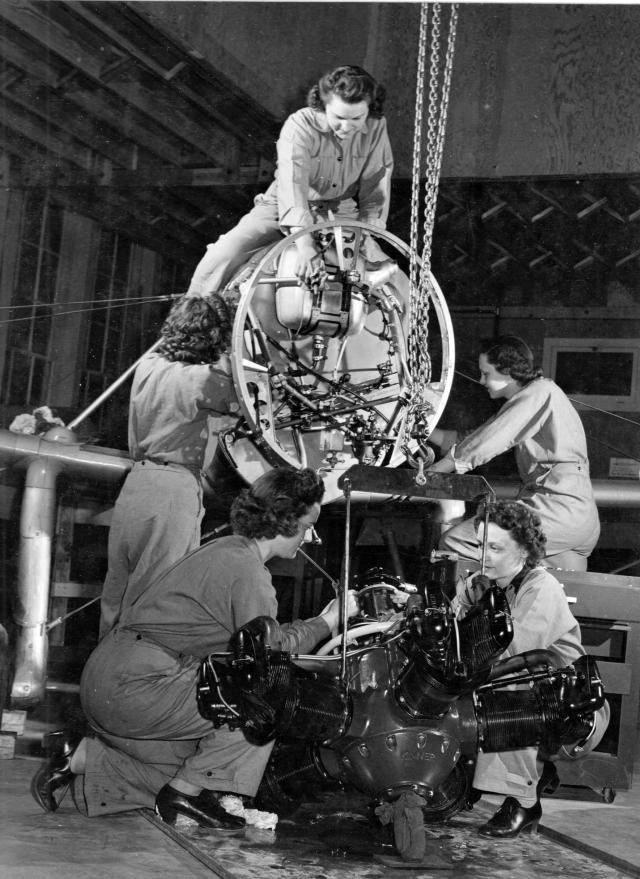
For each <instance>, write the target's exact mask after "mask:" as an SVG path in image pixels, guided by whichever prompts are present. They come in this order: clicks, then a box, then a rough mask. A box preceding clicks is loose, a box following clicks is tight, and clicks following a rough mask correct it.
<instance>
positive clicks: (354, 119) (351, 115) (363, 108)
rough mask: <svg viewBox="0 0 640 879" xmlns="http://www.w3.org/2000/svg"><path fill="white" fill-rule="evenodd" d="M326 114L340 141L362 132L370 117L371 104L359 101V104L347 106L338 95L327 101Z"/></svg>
mask: <svg viewBox="0 0 640 879" xmlns="http://www.w3.org/2000/svg"><path fill="white" fill-rule="evenodd" d="M324 108H325V112H326V115H327V122H328V123H329V128H330V129H331V130H332V131H333V133H334V134H335V136H336V137H338V138H339V139H340V140H346V139H347V138H348V137H352V136H353V135H354V134H356V132H358V131H362V129H363V128H364V127H365V125H366V124H367V117H368V116H369V104H368V102H367V101H359V102H358V103H357V104H347V102H346V101H343V100H342V98H339V97H338V96H337V95H331V97H330V98H329V100H328V101H326V103H325V105H324Z"/></svg>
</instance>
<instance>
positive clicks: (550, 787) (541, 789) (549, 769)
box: [536, 760, 560, 799]
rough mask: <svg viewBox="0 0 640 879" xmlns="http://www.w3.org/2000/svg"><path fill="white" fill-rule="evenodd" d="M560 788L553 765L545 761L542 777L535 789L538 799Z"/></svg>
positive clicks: (558, 778)
mask: <svg viewBox="0 0 640 879" xmlns="http://www.w3.org/2000/svg"><path fill="white" fill-rule="evenodd" d="M559 787H560V777H559V776H558V770H557V769H556V765H555V763H551V762H550V761H548V760H547V761H545V764H544V767H543V769H542V775H541V776H540V779H539V780H538V785H537V787H536V793H537V794H538V799H540V797H541V796H542V794H554V793H555V792H556V791H557V790H558V788H559Z"/></svg>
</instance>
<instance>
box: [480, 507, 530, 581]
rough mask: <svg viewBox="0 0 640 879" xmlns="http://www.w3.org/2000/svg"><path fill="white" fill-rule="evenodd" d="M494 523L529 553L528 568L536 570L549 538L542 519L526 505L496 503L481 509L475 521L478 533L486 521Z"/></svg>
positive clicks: (526, 565)
mask: <svg viewBox="0 0 640 879" xmlns="http://www.w3.org/2000/svg"><path fill="white" fill-rule="evenodd" d="M485 516H486V517H487V519H488V521H489V522H494V523H495V524H496V525H497V526H498V528H502V529H503V530H504V531H508V532H509V533H510V534H511V536H512V537H513V539H514V540H515V542H516V543H518V544H519V545H520V546H521V547H522V548H523V549H525V550H526V551H527V560H526V562H525V567H526V568H535V566H536V565H537V564H538V562H539V561H540V559H541V558H544V554H545V547H546V543H547V537H546V535H545V533H544V531H543V530H542V526H541V524H540V519H539V518H538V515H537V514H536V513H534V511H533V510H532V509H531V508H530V507H528V506H526V504H521V503H518V502H517V501H494V502H492V503H487V504H485V505H483V506H481V507H480V509H479V510H478V514H477V516H476V517H475V519H474V525H475V528H476V531H477V530H478V528H479V526H480V524H481V523H483V522H484V521H485Z"/></svg>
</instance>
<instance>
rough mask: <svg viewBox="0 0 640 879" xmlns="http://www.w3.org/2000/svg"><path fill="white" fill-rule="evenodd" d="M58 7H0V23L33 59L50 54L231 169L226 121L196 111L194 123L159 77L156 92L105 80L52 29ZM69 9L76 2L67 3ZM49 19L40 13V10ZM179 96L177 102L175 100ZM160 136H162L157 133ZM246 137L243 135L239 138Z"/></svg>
mask: <svg viewBox="0 0 640 879" xmlns="http://www.w3.org/2000/svg"><path fill="white" fill-rule="evenodd" d="M66 5H67V4H63V3H60V4H58V3H52V4H45V5H42V4H39V3H37V2H33V0H32V2H29V0H26V2H24V3H21V4H19V5H13V4H8V3H0V21H3V22H5V23H7V24H9V25H11V26H12V27H14V28H16V29H17V30H19V31H20V32H21V33H22V35H23V37H25V38H27V39H28V40H29V41H30V42H32V43H35V45H36V46H37V48H36V50H35V54H36V57H38V56H39V55H40V53H45V54H46V55H48V56H49V57H51V56H53V55H55V56H57V58H58V59H59V60H60V61H64V62H65V63H66V64H68V65H70V66H71V67H72V68H76V69H77V70H78V71H79V72H80V73H81V74H82V75H83V76H85V77H87V78H88V79H89V80H90V82H91V83H93V85H94V86H98V87H100V88H103V89H105V91H106V92H108V93H111V94H114V95H116V96H117V97H118V99H119V100H120V101H122V102H124V104H126V105H129V106H130V107H131V108H132V109H133V110H135V111H136V112H137V113H139V114H141V116H142V117H143V118H146V119H147V120H148V123H149V125H151V126H152V127H153V128H155V129H156V130H158V131H159V132H160V131H163V132H167V133H168V135H169V136H170V137H172V138H174V137H176V135H178V136H179V137H180V139H181V140H182V141H184V142H185V143H188V144H189V147H190V149H192V150H197V151H199V152H201V153H202V154H203V155H206V156H209V157H210V159H211V161H212V162H215V161H220V162H222V163H224V164H225V165H233V164H234V163H235V161H236V157H237V155H238V150H239V137H238V133H237V132H232V131H230V128H231V127H232V126H231V124H230V123H223V122H221V123H220V125H212V124H211V122H212V120H211V113H210V112H208V113H207V112H206V110H205V109H204V108H203V109H202V110H200V108H198V114H199V115H201V117H202V120H201V122H198V121H196V118H195V115H194V109H195V108H194V107H193V105H192V102H191V101H190V100H189V99H188V98H186V97H185V96H184V95H181V94H180V92H178V91H176V89H175V88H174V87H173V86H172V85H171V84H170V83H168V82H167V81H166V80H165V79H164V78H162V79H160V78H158V79H157V86H158V87H157V88H152V89H150V88H145V87H144V86H143V84H142V83H141V82H134V81H131V80H129V79H127V80H125V81H122V80H120V79H118V78H117V77H116V78H114V79H110V80H109V81H105V80H104V79H103V78H102V75H103V63H104V62H103V60H102V58H101V57H98V56H97V55H96V54H95V53H91V52H89V51H88V49H87V46H86V45H83V44H82V43H81V42H80V41H79V40H78V39H76V38H75V35H74V34H73V33H72V32H70V31H68V30H65V29H64V28H62V27H60V28H56V27H55V26H54V22H53V21H51V20H50V15H51V14H53V13H54V12H55V11H56V8H57V7H58V6H60V7H62V6H66ZM70 5H71V6H73V5H75V4H70ZM45 10H46V11H47V13H49V15H45V14H44V11H45ZM176 98H179V100H176ZM160 136H161V135H160ZM244 137H246V135H245V134H243V139H244Z"/></svg>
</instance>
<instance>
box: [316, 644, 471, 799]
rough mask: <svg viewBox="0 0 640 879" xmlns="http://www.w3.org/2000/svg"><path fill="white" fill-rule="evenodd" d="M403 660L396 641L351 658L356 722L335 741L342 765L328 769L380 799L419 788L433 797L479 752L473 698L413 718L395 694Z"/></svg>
mask: <svg viewBox="0 0 640 879" xmlns="http://www.w3.org/2000/svg"><path fill="white" fill-rule="evenodd" d="M401 663H402V659H401V656H400V654H399V652H398V651H397V650H395V649H394V647H393V645H382V646H378V647H373V648H372V649H371V650H369V651H367V652H365V653H363V654H361V655H360V656H357V657H355V658H352V659H351V660H350V668H349V674H350V684H349V689H350V692H351V699H352V706H351V710H352V713H351V723H350V724H349V728H348V730H347V732H346V734H345V735H343V736H342V737H341V738H339V739H338V740H337V741H335V742H333V743H332V746H331V748H332V750H333V752H334V753H335V755H336V757H337V763H336V766H335V767H333V768H332V767H331V766H330V765H328V766H327V771H328V772H329V774H335V773H336V772H337V774H338V777H339V779H340V781H342V782H349V783H351V784H353V785H354V786H355V787H357V788H358V789H359V790H361V791H363V792H366V793H369V794H371V795H372V796H374V797H380V798H384V799H389V798H391V799H392V798H394V797H395V796H397V795H399V794H400V793H402V791H404V790H414V791H416V792H417V793H420V794H422V795H424V796H426V797H427V798H428V797H429V796H430V794H431V792H432V791H434V790H436V789H437V788H438V787H439V786H440V785H441V784H442V783H443V782H444V781H445V779H446V778H447V777H448V776H449V775H450V773H451V772H452V771H453V769H454V767H455V765H456V764H457V762H458V761H459V760H460V757H461V756H463V755H464V756H468V755H472V754H474V753H475V749H476V741H477V724H476V719H475V714H474V708H473V702H472V699H471V697H470V696H468V697H464V698H461V699H458V700H456V701H455V702H452V704H451V705H450V707H449V710H448V711H447V712H446V713H445V714H444V715H442V716H441V717H438V718H437V719H434V720H428V721H425V719H424V718H419V719H416V718H412V717H410V716H409V715H408V714H407V712H406V711H405V710H403V708H402V706H401V705H399V703H398V701H397V699H396V698H395V695H394V686H395V680H396V677H397V674H398V671H399V670H400V667H401ZM327 762H328V761H327Z"/></svg>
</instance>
